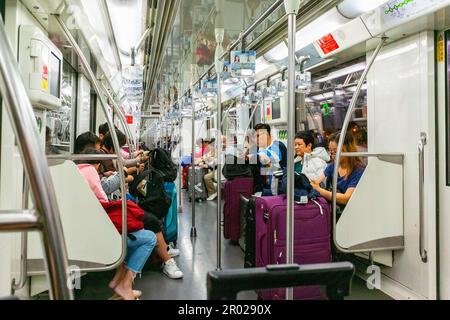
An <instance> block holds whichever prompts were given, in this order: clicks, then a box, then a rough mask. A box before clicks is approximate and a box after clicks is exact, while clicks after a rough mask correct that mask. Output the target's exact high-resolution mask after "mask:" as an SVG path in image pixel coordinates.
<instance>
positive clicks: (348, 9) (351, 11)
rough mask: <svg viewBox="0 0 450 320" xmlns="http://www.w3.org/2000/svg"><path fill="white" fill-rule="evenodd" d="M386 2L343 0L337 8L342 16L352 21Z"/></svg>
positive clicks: (381, 0)
mask: <svg viewBox="0 0 450 320" xmlns="http://www.w3.org/2000/svg"><path fill="white" fill-rule="evenodd" d="M386 2H387V1H386V0H344V1H342V2H341V3H340V4H339V5H338V6H337V8H338V10H339V12H340V13H341V14H342V15H343V16H345V17H347V18H349V19H353V18H357V17H359V16H360V15H362V14H364V13H366V12H370V11H372V10H373V9H376V8H378V7H379V6H381V5H382V4H385V3H386Z"/></svg>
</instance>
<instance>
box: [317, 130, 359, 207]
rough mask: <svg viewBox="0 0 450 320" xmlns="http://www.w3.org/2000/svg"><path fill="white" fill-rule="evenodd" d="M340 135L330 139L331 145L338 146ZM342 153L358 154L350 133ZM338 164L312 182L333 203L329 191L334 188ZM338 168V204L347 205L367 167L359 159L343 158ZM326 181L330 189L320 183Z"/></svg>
mask: <svg viewBox="0 0 450 320" xmlns="http://www.w3.org/2000/svg"><path fill="white" fill-rule="evenodd" d="M339 139H340V134H337V135H335V136H333V137H331V138H330V143H335V144H336V145H338V143H339ZM342 152H349V153H351V152H357V148H356V144H355V141H354V139H353V136H352V135H351V134H349V133H347V134H346V136H345V140H344V145H343V147H342ZM335 165H336V163H335V162H333V163H331V164H329V165H328V167H327V168H326V169H325V172H324V174H323V175H322V176H321V177H320V178H319V179H318V180H316V181H312V183H311V185H312V186H313V188H314V189H316V190H317V191H318V192H319V193H320V195H321V196H322V197H324V198H325V199H327V200H328V201H332V199H333V195H332V192H331V191H329V190H328V189H329V188H330V186H332V182H333V174H334V168H335ZM338 165H339V168H338V180H337V196H336V202H337V204H339V205H346V204H347V203H348V201H349V200H350V198H351V197H352V194H353V192H354V191H355V189H356V187H357V185H358V183H359V180H360V179H361V177H362V175H363V173H364V170H365V165H364V163H363V161H362V160H361V158H359V157H342V158H341V159H340V161H339V164H338ZM325 180H326V182H327V183H326V184H327V186H328V189H325V188H323V187H322V186H321V185H320V183H321V182H322V181H325Z"/></svg>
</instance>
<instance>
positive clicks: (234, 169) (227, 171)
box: [222, 155, 254, 180]
mask: <svg viewBox="0 0 450 320" xmlns="http://www.w3.org/2000/svg"><path fill="white" fill-rule="evenodd" d="M222 174H223V176H224V177H225V179H227V180H233V179H234V178H241V177H249V178H253V175H254V168H253V166H252V165H250V164H248V163H238V158H237V157H236V156H234V155H227V156H225V165H224V166H223V169H222Z"/></svg>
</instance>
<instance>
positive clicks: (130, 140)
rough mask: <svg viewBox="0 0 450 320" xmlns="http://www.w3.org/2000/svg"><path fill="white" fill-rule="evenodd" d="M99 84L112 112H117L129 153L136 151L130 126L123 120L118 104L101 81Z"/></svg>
mask: <svg viewBox="0 0 450 320" xmlns="http://www.w3.org/2000/svg"><path fill="white" fill-rule="evenodd" d="M101 86H102V88H103V90H104V92H105V93H106V95H107V96H108V99H109V100H110V101H111V103H112V106H113V110H114V113H115V114H117V116H118V117H119V121H120V123H121V124H122V127H123V128H124V130H125V135H126V137H127V143H128V147H129V148H130V155H131V154H132V153H133V152H134V151H136V146H135V144H134V143H133V134H132V133H131V130H130V127H129V126H128V125H127V121H126V120H125V117H124V115H123V114H122V112H121V111H120V108H119V105H118V104H117V102H116V100H114V98H113V96H112V95H111V93H110V92H109V90H108V89H107V88H106V86H105V85H104V84H103V83H101Z"/></svg>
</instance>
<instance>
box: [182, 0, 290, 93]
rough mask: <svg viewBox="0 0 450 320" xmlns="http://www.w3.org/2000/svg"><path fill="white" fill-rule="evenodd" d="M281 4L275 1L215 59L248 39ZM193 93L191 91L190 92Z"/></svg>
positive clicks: (279, 1)
mask: <svg viewBox="0 0 450 320" xmlns="http://www.w3.org/2000/svg"><path fill="white" fill-rule="evenodd" d="M282 4H283V0H276V1H275V2H274V3H273V4H272V5H271V6H270V7H269V8H267V10H266V11H264V12H263V13H262V14H261V16H259V17H258V18H257V19H256V20H255V21H254V22H253V23H252V24H251V25H250V26H248V28H247V29H246V30H245V31H243V32H242V34H241V36H240V37H239V39H237V40H236V41H234V42H233V43H232V44H231V45H230V46H228V48H227V50H225V52H224V53H223V54H222V55H221V56H220V57H219V58H218V59H217V60H222V59H224V58H225V57H226V56H227V55H228V54H229V53H230V52H231V50H233V49H235V48H236V47H237V46H238V45H239V44H240V43H241V42H242V41H243V40H245V38H246V37H248V36H249V35H250V34H251V33H252V32H253V31H254V30H255V29H256V28H257V27H258V26H259V25H260V24H261V23H263V22H264V20H266V18H267V17H269V16H270V15H271V14H272V13H273V12H274V11H275V10H277V9H278V8H279V7H280V6H281V5H282ZM215 65H216V64H215V62H214V63H213V64H211V65H210V66H209V68H208V69H207V70H206V71H205V72H204V73H203V74H202V75H201V76H200V77H199V78H198V79H197V80H196V81H195V82H194V81H192V82H193V83H192V87H195V85H197V84H198V83H200V81H201V80H202V79H203V78H204V77H206V76H207V75H208V74H210V73H211V71H212V70H213V69H214V68H215ZM188 92H189V89H188V90H186V92H184V94H183V95H182V97H183V96H186V95H187V94H188ZM192 92H193V91H192Z"/></svg>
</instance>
